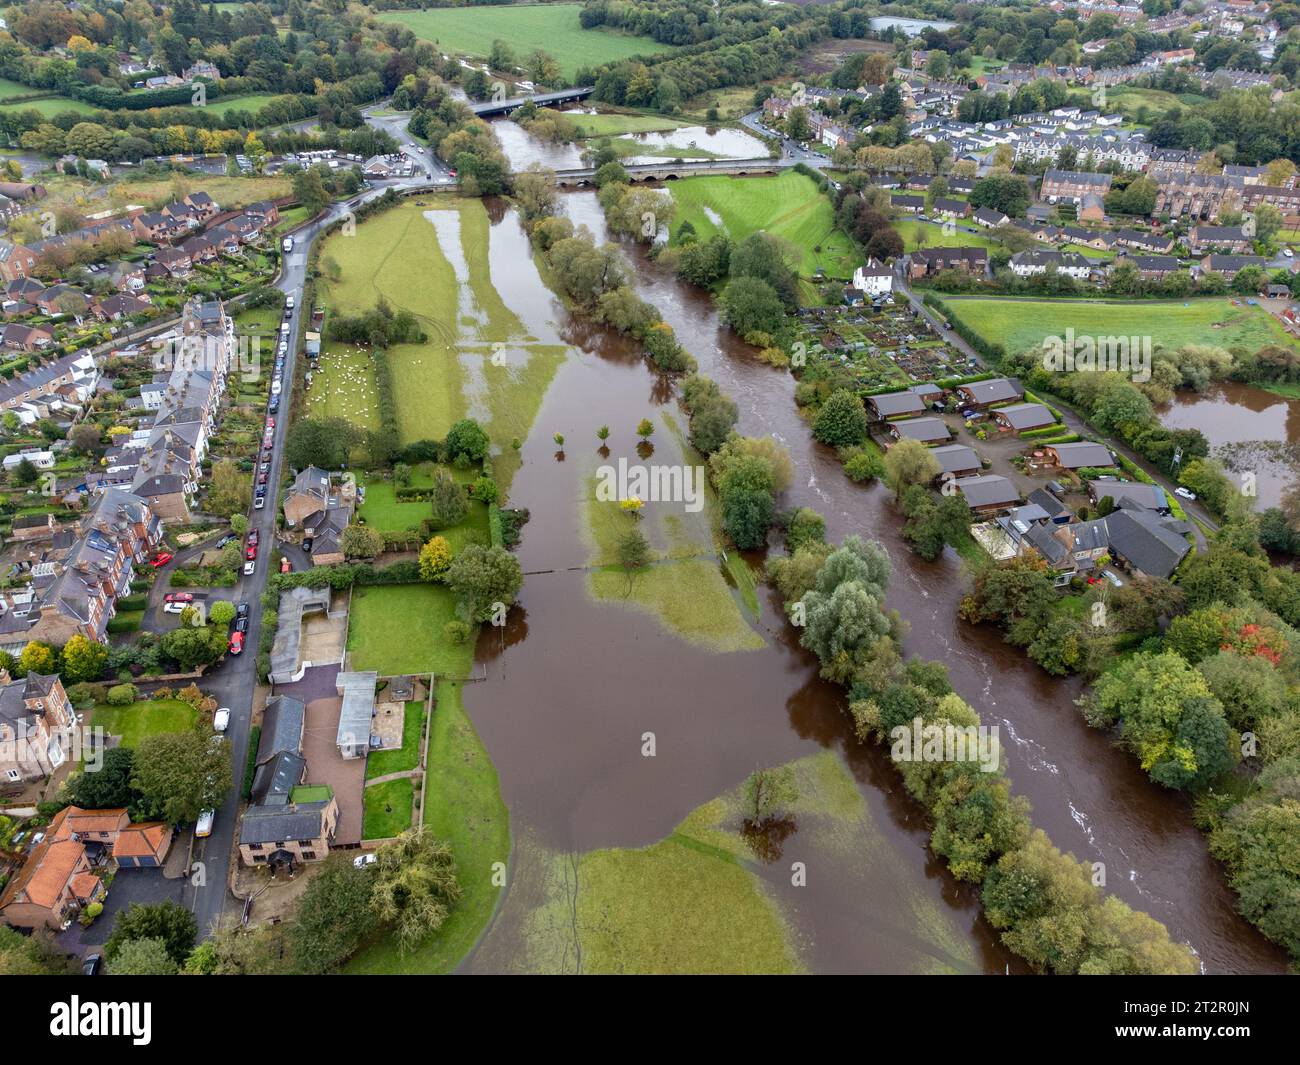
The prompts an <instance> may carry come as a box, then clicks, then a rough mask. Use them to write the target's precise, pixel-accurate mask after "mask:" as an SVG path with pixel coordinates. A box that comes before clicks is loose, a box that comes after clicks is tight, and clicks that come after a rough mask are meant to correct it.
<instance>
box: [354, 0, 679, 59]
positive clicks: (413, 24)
mask: <svg viewBox="0 0 1300 1065" xmlns="http://www.w3.org/2000/svg"><path fill="white" fill-rule="evenodd" d="M581 10H582V5H581V4H544V5H543V4H512V5H509V6H506V7H475V8H440V9H438V10H432V11H401V12H396V11H395V12H386V13H384V14H382V15H379V16H378V17H379V18H381V19H383V20H385V21H389V22H400V23H401V24H402V25H403V26H406V27H407V28H408V29H410V30H411V32H412V33H414V34H415V35H416V36H417V37H419V38H421V39H422V40H426V41H432V42H433V43H434V44H436V45H437V46H438V47H439V48H441V49H443V50H444V51H449V52H459V53H461V54H464V55H470V56H477V57H478V58H481V59H486V58H487V57H488V56H489V55H490V54H491V52H492V42H493V41H498V40H500V41H505V42H506V44H508V45H509V46H510V47H511V49H513V50H514V53H515V55H516V56H517V57H519V58H521V59H522V58H523V57H525V56H527V55H528V53H530V52H532V51H533V50H534V49H537V48H541V49H543V50H544V51H546V52H549V53H550V54H551V55H552V56H554V57H555V60H556V62H558V63H559V64H560V69H561V70H563V71H564V73H565V74H567V75H569V76H572V75H573V74H574V73H575V72H576V71H577V69H578V68H579V67H592V66H597V65H599V64H601V63H609V62H612V61H614V60H618V59H626V58H627V57H628V56H631V55H654V54H656V53H658V52H667V51H671V47H670V46H669V45H666V44H660V43H659V42H657V41H654V40H652V39H651V38H649V37H629V36H624V35H621V34H618V33H614V32H612V31H607V30H603V29H590V30H588V29H583V27H582V25H581V24H580V23H579V21H578V14H579V12H580V11H581Z"/></svg>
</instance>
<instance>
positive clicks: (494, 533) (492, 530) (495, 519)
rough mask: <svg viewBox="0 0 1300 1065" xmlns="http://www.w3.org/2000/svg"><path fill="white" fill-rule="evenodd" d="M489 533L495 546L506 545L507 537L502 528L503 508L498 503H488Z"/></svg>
mask: <svg viewBox="0 0 1300 1065" xmlns="http://www.w3.org/2000/svg"><path fill="white" fill-rule="evenodd" d="M488 535H489V536H490V537H491V543H492V546H493V547H505V545H506V538H505V534H504V533H503V532H502V529H501V508H500V507H499V506H498V505H497V504H496V503H489V504H488Z"/></svg>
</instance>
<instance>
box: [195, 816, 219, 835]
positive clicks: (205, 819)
mask: <svg viewBox="0 0 1300 1065" xmlns="http://www.w3.org/2000/svg"><path fill="white" fill-rule="evenodd" d="M216 819H217V811H216V810H204V811H203V812H202V813H200V814H199V819H198V822H197V823H196V824H195V825H194V835H195V836H196V837H198V838H199V839H203V838H204V837H206V836H210V835H212V822H213V821H215V820H216Z"/></svg>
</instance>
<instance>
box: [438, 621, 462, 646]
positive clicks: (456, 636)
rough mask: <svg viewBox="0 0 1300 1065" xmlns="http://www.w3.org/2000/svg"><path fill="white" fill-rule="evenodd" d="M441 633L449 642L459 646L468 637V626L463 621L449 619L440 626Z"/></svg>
mask: <svg viewBox="0 0 1300 1065" xmlns="http://www.w3.org/2000/svg"><path fill="white" fill-rule="evenodd" d="M442 634H443V636H445V637H446V638H447V641H448V642H449V643H454V644H456V645H457V646H460V645H461V644H463V643H464V642H465V641H466V640H468V639H469V626H468V625H466V624H465V622H463V621H449V622H447V624H446V625H444V626H443V627H442Z"/></svg>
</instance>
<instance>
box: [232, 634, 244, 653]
mask: <svg viewBox="0 0 1300 1065" xmlns="http://www.w3.org/2000/svg"><path fill="white" fill-rule="evenodd" d="M230 653H231V654H232V655H238V654H243V653H244V634H243V633H242V632H232V633H231V634H230Z"/></svg>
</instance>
